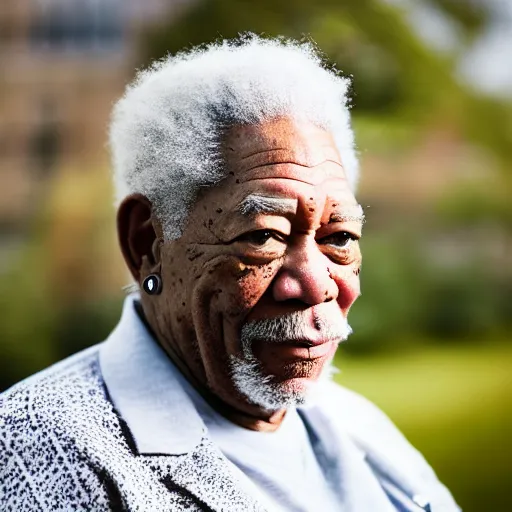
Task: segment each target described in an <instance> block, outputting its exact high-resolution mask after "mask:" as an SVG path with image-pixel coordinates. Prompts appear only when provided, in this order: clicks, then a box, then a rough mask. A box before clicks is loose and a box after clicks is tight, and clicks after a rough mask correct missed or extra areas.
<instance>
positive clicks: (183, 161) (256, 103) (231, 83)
mask: <svg viewBox="0 0 512 512" xmlns="http://www.w3.org/2000/svg"><path fill="white" fill-rule="evenodd" d="M349 86H350V80H349V79H348V78H346V77H342V76H341V74H340V73H339V72H338V71H337V70H335V69H334V68H332V67H327V66H325V65H324V64H323V60H322V57H321V55H320V54H319V52H318V51H317V49H316V47H315V46H314V45H313V44H312V43H310V42H306V43H300V42H298V41H293V40H289V39H284V38H276V39H263V38H261V37H258V36H255V35H252V34H250V35H246V36H243V37H241V38H239V39H237V40H224V41H222V42H218V43H214V44H211V45H208V46H202V47H196V48H193V49H191V50H189V51H186V52H182V53H179V54H177V55H175V56H169V57H167V58H165V59H164V60H161V61H159V62H156V63H155V64H153V65H152V66H151V67H150V68H148V69H146V70H143V71H141V72H139V73H138V75H137V77H136V78H135V80H134V81H133V82H132V83H131V84H130V85H128V87H127V89H126V91H125V94H124V95H123V97H122V98H121V99H120V100H119V101H118V102H117V104H116V105H115V107H114V109H113V113H112V118H111V124H110V147H111V153H112V160H113V174H114V185H115V193H116V201H117V202H118V203H119V202H121V201H122V200H123V198H124V197H126V196H127V195H129V194H130V193H134V192H140V193H142V194H144V195H145V196H146V197H147V198H148V199H149V200H150V201H151V203H152V205H153V208H154V211H155V214H156V216H157V217H158V219H159V220H160V222H161V223H162V227H163V231H164V237H165V238H166V239H167V240H173V239H176V238H179V237H180V236H181V233H182V228H183V226H184V222H185V219H186V218H187V215H188V212H189V210H190V207H191V206H192V205H193V203H194V200H195V198H196V196H197V192H198V191H199V189H200V187H205V186H212V185H214V184H215V183H218V182H219V181H220V180H222V178H223V177H224V176H225V175H226V174H227V171H226V170H225V167H224V165H223V162H222V158H221V146H222V136H223V133H224V131H225V129H227V128H229V127H230V126H233V125H237V124H258V123H261V122H264V121H267V120H270V119H274V118H277V117H290V118H293V119H301V120H304V119H306V120H309V121H310V122H312V123H314V124H316V125H317V126H319V127H321V128H323V129H325V130H328V131H329V132H330V133H331V134H332V135H333V137H334V140H335V142H336V145H337V147H338V150H339V152H340V155H341V158H342V160H343V164H344V168H345V172H346V175H347V178H348V181H349V183H350V185H351V188H352V189H353V190H354V189H355V186H356V184H357V179H358V161H357V156H356V151H355V147H354V135H353V132H352V129H351V126H350V113H349V100H348V98H347V91H348V89H349Z"/></svg>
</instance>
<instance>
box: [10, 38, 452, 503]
mask: <svg viewBox="0 0 512 512" xmlns="http://www.w3.org/2000/svg"><path fill="white" fill-rule="evenodd" d="M347 86H348V83H347V80H346V79H345V78H341V77H340V76H338V74H337V73H336V72H335V71H334V70H332V69H325V68H324V67H323V66H322V63H321V60H320V58H319V57H318V56H317V54H316V52H315V50H314V48H313V47H312V46H311V45H301V44H298V43H294V42H290V41H288V42H286V41H282V40H279V41H272V40H266V41H265V40H261V39H259V38H257V37H249V38H245V39H243V40H239V41H237V42H236V44H235V43H232V42H231V43H230V42H224V43H221V44H217V45H212V46H209V47H206V48H203V49H195V50H192V51H190V52H188V53H183V54H179V55H178V56H176V57H171V58H168V59H166V60H164V61H162V62H160V63H158V64H156V65H155V66H153V67H152V68H150V69H149V70H147V71H143V72H142V73H140V74H139V76H138V77H137V79H136V80H135V82H134V83H133V84H132V85H131V86H130V87H128V89H127V91H126V94H125V95H124V97H123V98H122V99H121V100H120V101H119V102H118V104H117V105H116V107H115V109H114V113H113V118H112V124H111V132H110V133H111V146H112V152H113V161H114V173H115V185H116V191H117V196H118V199H119V208H118V234H119V242H120V245H121V249H122V252H123V255H124V258H125V260H126V264H127V266H128V268H129V270H130V272H131V274H132V276H133V278H134V280H135V282H136V284H137V285H138V288H139V292H138V293H134V294H132V295H130V296H129V297H128V298H127V299H126V301H125V305H124V310H123V314H122V318H121V321H120V323H119V325H118V326H117V327H116V329H115V330H114V331H113V333H112V334H111V336H110V337H109V338H108V339H107V341H105V342H104V343H101V344H99V345H97V346H94V347H92V348H90V349H88V350H86V351H84V352H82V353H80V354H77V355H75V356H73V357H72V358H70V359H68V360H66V361H64V362H61V363H59V364H57V365H55V366H54V367H52V368H50V369H48V370H46V371H43V372H42V373H40V374H38V375H36V376H34V377H32V378H30V379H28V380H26V381H25V382H22V383H20V384H18V385H16V386H14V387H13V388H12V389H10V390H8V391H7V392H6V393H5V394H4V395H3V396H2V412H1V423H0V476H1V481H0V504H1V509H2V510H12V511H22V510H23V511H26V510H140V511H159V510H204V511H212V510H213V511H219V512H220V511H247V510H267V511H276V510H287V511H290V510H291V511H304V510H305V511H346V512H349V511H361V512H388V511H389V512H391V511H409V512H418V511H421V510H431V511H434V512H439V511H456V510H459V509H458V507H457V506H456V505H455V503H454V502H453V499H452V497H451V496H450V493H449V492H448V491H447V490H446V488H445V487H444V486H443V485H442V484H441V483H440V482H439V481H438V480H437V478H436V476H435V474H434V472H433V471H432V469H431V468H430V467H429V466H428V464H427V463H426V462H425V460H424V459H423V458H422V457H421V455H420V454H419V453H418V452H417V451H415V450H414V448H412V447H411V446H410V445H409V444H408V443H407V441H406V440H405V439H404V437H403V436H402V435H401V434H400V433H399V432H398V431H397V430H396V428H395V427H394V426H393V424H392V423H391V422H390V421H389V420H388V419H387V418H386V416H385V415H384V414H383V413H381V412H380V411H379V410H378V409H377V408H376V407H375V406H374V405H372V404H371V403H369V402H368V401H366V400H365V399H364V398H362V397H360V396H358V395H356V394H354V393H352V392H350V391H348V390H346V389H343V388H341V387H339V386H336V385H334V384H333V383H332V382H330V381H329V373H330V372H329V370H330V365H331V361H332V359H333V356H334V353H335V351H336V348H337V346H338V344H339V343H340V342H341V341H343V340H344V339H346V338H347V336H348V335H349V333H350V327H349V325H348V323H347V315H348V312H349V310H350V307H351V306H352V304H353V303H354V301H355V300H356V298H357V297H358V296H359V294H360V291H359V271H360V268H361V253H360V250H359V243H358V240H359V238H360V236H361V227H362V222H363V214H362V210H361V207H360V206H359V205H358V204H357V202H356V199H355V197H354V189H355V185H356V181H357V173H358V170H357V159H356V156H355V152H354V144H353V135H352V131H351V129H350V119H349V112H348V108H347V100H346V91H347Z"/></svg>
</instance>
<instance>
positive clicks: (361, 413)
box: [322, 382, 433, 473]
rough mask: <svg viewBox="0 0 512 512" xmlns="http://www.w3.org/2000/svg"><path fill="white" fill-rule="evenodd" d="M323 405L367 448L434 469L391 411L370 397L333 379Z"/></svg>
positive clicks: (360, 444)
mask: <svg viewBox="0 0 512 512" xmlns="http://www.w3.org/2000/svg"><path fill="white" fill-rule="evenodd" d="M322 408H323V409H324V410H325V411H326V412H327V413H328V414H329V416H330V417H331V418H332V421H333V422H334V423H335V424H336V425H337V426H338V427H339V428H342V429H343V430H344V431H345V432H347V433H348V434H349V436H350V437H351V438H352V440H353V441H354V442H355V443H356V444H357V445H358V446H359V447H361V448H362V449H363V450H364V451H366V452H368V451H371V452H372V453H379V454H380V453H382V454H384V453H385V454H389V455H391V454H392V456H393V459H394V460H397V461H398V460H399V461H401V463H402V464H406V465H407V466H409V467H410V468H411V469H412V468H417V469H419V470H421V471H424V472H428V473H433V472H432V470H431V468H430V466H429V465H428V464H427V463H426V461H425V459H424V458H423V456H422V455H421V454H420V453H419V452H418V451H417V450H416V449H415V448H414V447H413V446H412V445H411V444H410V443H409V441H408V440H407V439H406V438H405V436H404V435H403V434H402V432H400V430H399V429H398V428H397V427H396V425H395V424H394V423H393V421H392V420H391V419H390V418H389V417H388V416H387V414H385V413H384V412H383V411H382V410H381V409H380V408H379V407H378V406H377V405H375V404H374V403H373V402H371V401H370V400H368V399H367V398H366V397H364V396H362V395H360V394H359V393H356V392H355V391H352V390H350V389H348V388H345V387H343V386H340V385H338V384H335V383H333V382H331V383H329V384H327V385H326V389H325V393H324V394H323V397H322Z"/></svg>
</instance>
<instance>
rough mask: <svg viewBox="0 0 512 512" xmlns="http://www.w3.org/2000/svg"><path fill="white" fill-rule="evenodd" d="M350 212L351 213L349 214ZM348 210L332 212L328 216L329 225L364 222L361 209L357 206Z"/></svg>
mask: <svg viewBox="0 0 512 512" xmlns="http://www.w3.org/2000/svg"><path fill="white" fill-rule="evenodd" d="M350 210H352V212H350ZM350 210H346V209H345V210H339V211H334V212H332V213H331V215H330V216H329V224H332V223H334V222H360V223H361V224H363V223H364V221H365V216H364V213H363V207H362V206H361V205H357V206H356V207H353V208H350Z"/></svg>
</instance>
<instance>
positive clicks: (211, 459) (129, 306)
mask: <svg viewBox="0 0 512 512" xmlns="http://www.w3.org/2000/svg"><path fill="white" fill-rule="evenodd" d="M133 300H134V299H133V297H129V298H128V299H127V300H126V303H125V307H124V310H123V316H122V318H121V321H120V323H119V325H118V326H117V327H116V329H115V330H114V331H113V333H112V334H111V335H110V337H109V338H108V340H107V341H106V342H104V343H101V344H99V345H96V346H94V347H92V348H90V349H88V350H85V351H83V352H81V353H79V354H76V355H75V356H73V357H71V358H69V359H67V360H65V361H62V362H61V363H58V364H57V365H55V366H53V367H51V368H49V369H47V370H45V371H43V372H41V373H39V374H37V375H35V376H33V377H31V378H29V379H27V380H25V381H23V382H21V383H19V384H17V385H16V386H14V387H13V388H11V389H10V390H8V391H6V392H5V393H4V394H2V395H0V510H1V511H32V510H34V511H35V510H42V511H50V510H51V511H69V510H98V511H104V510H105V511H106V510H116V511H117V510H130V511H132V510H133V511H135V510H137V511H166V510H167V511H175V510H176V511H178V510H192V511H193V510H196V511H199V510H202V511H216V512H220V511H262V510H263V508H262V506H261V505H260V504H258V503H257V502H256V501H255V499H254V498H253V497H251V496H248V495H246V494H245V493H244V491H243V490H242V489H241V487H240V485H239V484H238V483H237V480H236V477H235V476H234V474H233V473H232V471H231V470H230V466H229V464H230V463H229V462H228V461H227V459H226V458H225V457H224V456H223V454H222V453H221V452H220V450H219V449H218V448H217V446H215V445H214V444H213V443H212V441H211V440H210V439H209V437H208V431H207V429H206V427H205V426H204V423H203V422H202V420H201V418H200V416H199V415H198V413H197V412H196V410H195V408H194V406H193V404H192V402H191V400H190V399H189V397H188V396H187V394H186V393H185V392H184V391H183V389H182V387H181V385H180V380H179V378H178V377H177V375H176V369H175V368H174V367H173V365H171V364H169V361H168V359H167V358H166V356H165V354H164V353H163V352H162V351H161V349H160V348H159V346H158V345H157V344H156V343H155V342H154V341H153V340H152V339H151V337H150V336H149V334H148V332H147V331H146V329H145V328H144V326H143V324H142V322H141V321H140V320H139V318H138V316H137V315H136V313H135V311H134V308H133ZM319 395H320V396H321V397H322V398H321V399H320V401H317V402H316V403H315V405H314V406H311V407H305V408H301V409H300V410H299V412H300V414H301V416H302V418H303V420H304V421H305V423H306V425H307V427H308V429H309V430H310V431H311V433H312V436H313V439H314V438H315V436H316V437H317V438H319V439H320V438H322V439H329V440H330V442H329V444H328V446H327V447H324V451H323V453H322V457H323V463H324V464H325V465H326V466H327V467H328V468H329V471H331V472H332V473H331V475H334V478H335V479H336V480H335V481H337V482H339V490H340V496H342V497H343V498H342V499H341V500H340V510H343V511H346V512H376V511H377V512H392V511H397V510H398V511H403V512H421V511H422V510H430V511H431V512H442V511H445V512H456V511H458V510H459V508H458V507H457V505H456V504H455V502H454V501H453V498H452V497H451V495H450V493H449V492H448V491H447V489H446V488H445V487H444V486H443V485H442V484H441V483H440V482H439V481H438V479H437V478H436V476H435V474H434V472H433V471H432V469H431V468H430V466H429V465H428V464H427V463H426V462H425V460H424V459H423V457H422V456H421V455H420V454H419V453H418V452H417V451H416V450H415V449H414V448H413V447H412V446H411V445H410V444H409V443H408V442H407V440H406V439H405V438H404V437H403V436H402V434H401V433H400V432H399V431H398V430H397V429H396V427H395V426H394V425H393V424H392V423H391V422H390V420H389V419H388V418H387V417H386V416H385V415H384V414H383V413H382V412H381V411H380V410H379V409H377V408H376V407H375V406H374V405H373V404H371V403H370V402H368V401H367V400H366V399H364V398H362V397H361V396H359V395H357V394H355V393H353V392H351V391H349V390H347V389H344V388H342V387H340V386H337V385H335V384H327V385H325V389H324V390H323V391H322V392H321V393H319ZM369 472H371V474H372V475H373V476H374V478H373V476H372V478H371V479H368V477H367V475H368V473H369ZM363 473H364V475H363ZM361 482H364V489H361ZM383 493H384V494H385V495H386V496H387V499H386V500H385V505H382V501H378V498H377V497H378V496H382V494H383ZM376 503H380V505H378V506H377V505H376Z"/></svg>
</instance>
